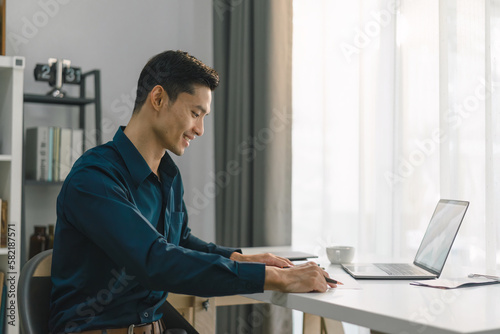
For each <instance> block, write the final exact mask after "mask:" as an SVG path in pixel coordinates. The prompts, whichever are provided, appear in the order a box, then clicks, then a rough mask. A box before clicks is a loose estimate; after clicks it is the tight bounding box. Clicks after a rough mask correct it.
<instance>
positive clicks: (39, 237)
mask: <svg viewBox="0 0 500 334" xmlns="http://www.w3.org/2000/svg"><path fill="white" fill-rule="evenodd" d="M46 249H47V232H46V227H45V226H41V225H37V226H35V231H34V232H33V234H32V235H31V237H30V256H29V258H30V259H31V258H32V257H33V256H35V255H37V254H38V253H41V252H43V251H44V250H46Z"/></svg>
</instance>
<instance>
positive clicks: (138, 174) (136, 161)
mask: <svg viewBox="0 0 500 334" xmlns="http://www.w3.org/2000/svg"><path fill="white" fill-rule="evenodd" d="M123 130H125V127H124V126H121V127H120V128H119V129H118V131H116V134H115V136H114V137H113V143H114V144H115V145H116V148H117V149H118V152H120V155H121V156H122V158H123V161H124V162H125V165H126V166H127V169H128V171H129V173H130V176H131V177H132V180H133V181H134V184H135V186H136V187H138V186H139V185H140V184H141V183H142V182H143V181H144V180H145V179H146V178H147V177H148V176H149V175H150V174H151V173H152V170H151V168H149V165H148V164H147V162H146V160H144V158H143V156H142V155H141V153H140V152H139V151H138V150H137V148H136V147H135V146H134V144H133V143H132V142H131V141H130V139H129V138H128V137H127V135H126V134H125V133H124V132H123ZM160 170H161V171H163V172H165V173H166V174H167V175H168V176H170V177H175V176H176V175H177V173H178V169H177V166H176V165H175V163H174V161H173V160H172V158H171V157H170V156H169V155H168V153H167V152H166V151H165V155H164V156H163V158H162V159H161V162H160Z"/></svg>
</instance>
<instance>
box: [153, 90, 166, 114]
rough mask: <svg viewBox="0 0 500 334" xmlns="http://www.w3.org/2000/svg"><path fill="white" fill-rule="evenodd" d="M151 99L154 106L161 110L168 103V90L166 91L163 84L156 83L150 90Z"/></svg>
mask: <svg viewBox="0 0 500 334" xmlns="http://www.w3.org/2000/svg"><path fill="white" fill-rule="evenodd" d="M149 100H150V102H151V105H152V106H153V108H154V109H155V110H156V111H159V110H160V109H161V107H162V106H163V105H164V104H165V103H168V95H167V92H165V90H164V89H163V87H162V86H160V85H156V86H154V87H153V89H151V92H149Z"/></svg>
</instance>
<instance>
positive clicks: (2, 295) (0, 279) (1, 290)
mask: <svg viewBox="0 0 500 334" xmlns="http://www.w3.org/2000/svg"><path fill="white" fill-rule="evenodd" d="M6 303H7V285H6V284H5V273H4V272H3V271H0V333H5V316H6V313H5V307H6V305H5V304H6Z"/></svg>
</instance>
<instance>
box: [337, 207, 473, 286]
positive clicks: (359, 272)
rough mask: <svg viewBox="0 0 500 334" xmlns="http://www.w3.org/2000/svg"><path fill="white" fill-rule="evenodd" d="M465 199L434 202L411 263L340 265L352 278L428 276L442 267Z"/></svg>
mask: <svg viewBox="0 0 500 334" xmlns="http://www.w3.org/2000/svg"><path fill="white" fill-rule="evenodd" d="M468 206H469V202H466V201H457V200H448V199H442V200H440V201H439V202H438V204H437V206H436V209H435V210H434V213H433V214H432V218H431V221H430V222H429V225H428V226H427V231H426V232H425V235H424V238H423V239H422V242H421V243H420V247H419V248H418V251H417V255H416V256H415V260H414V261H413V264H410V263H352V264H342V268H344V270H345V271H347V272H348V273H349V274H350V275H351V276H352V277H354V278H368V279H431V278H438V277H439V276H440V275H441V272H442V271H443V267H444V264H445V262H446V258H447V257H448V254H449V253H450V250H451V246H452V245H453V241H455V237H456V236H457V233H458V230H459V228H460V225H461V224H462V221H463V219H464V216H465V212H466V211H467V208H468Z"/></svg>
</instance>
